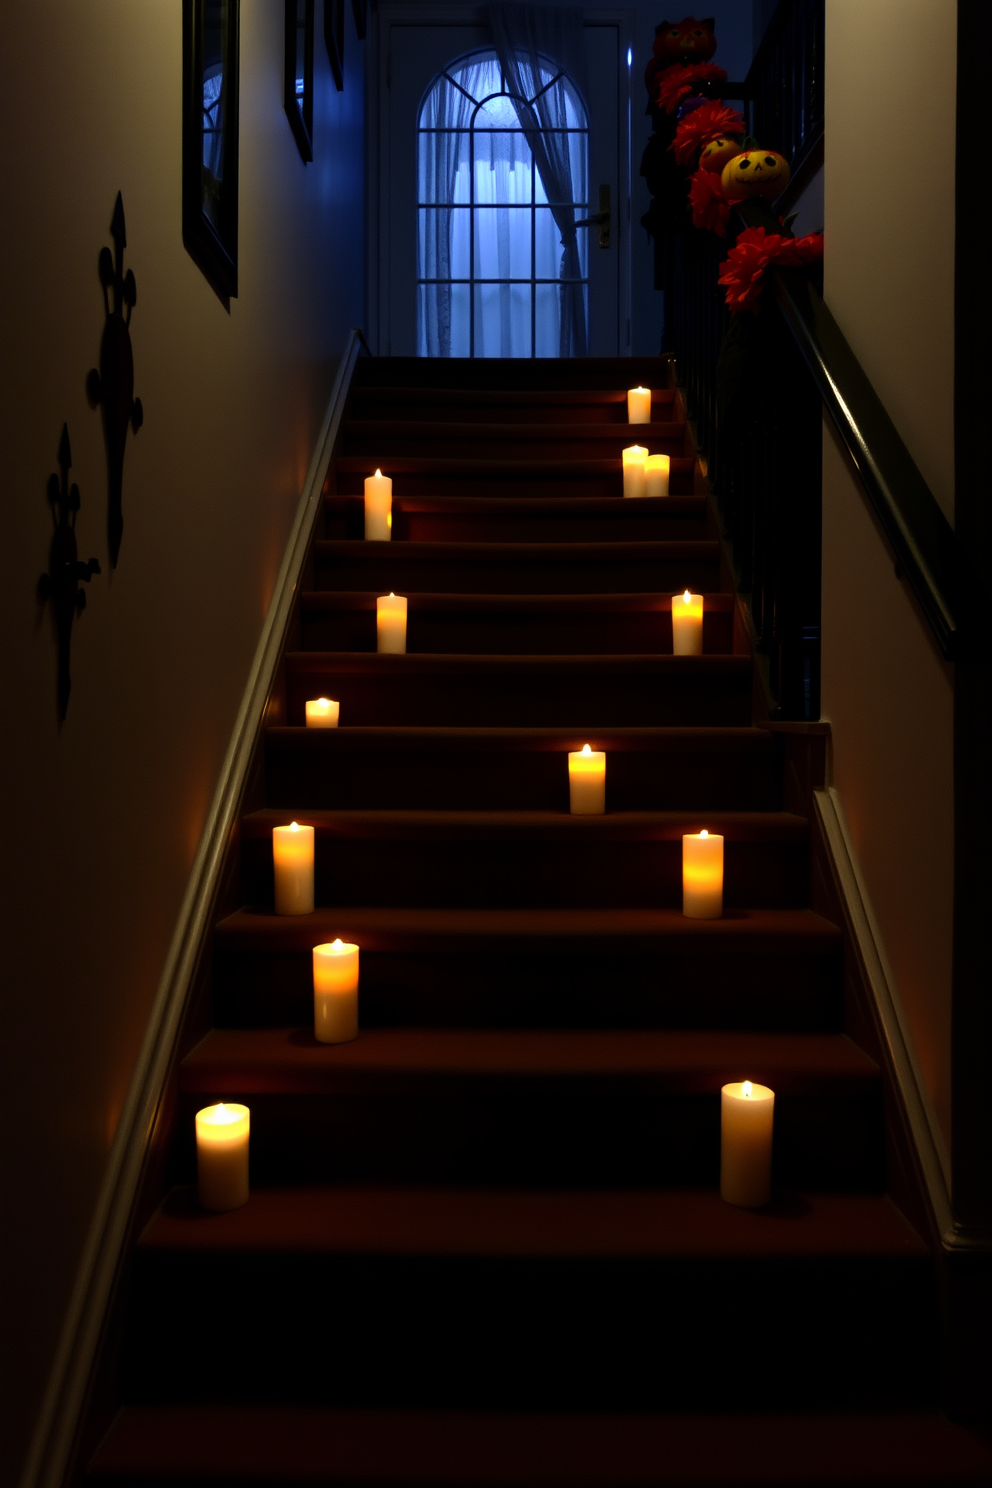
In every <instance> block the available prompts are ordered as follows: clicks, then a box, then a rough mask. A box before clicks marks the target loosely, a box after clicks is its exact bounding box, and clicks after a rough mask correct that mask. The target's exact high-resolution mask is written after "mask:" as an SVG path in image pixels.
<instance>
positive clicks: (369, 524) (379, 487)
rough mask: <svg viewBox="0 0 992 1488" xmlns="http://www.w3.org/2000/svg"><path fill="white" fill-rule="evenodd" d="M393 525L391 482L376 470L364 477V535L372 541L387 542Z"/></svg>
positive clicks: (386, 476)
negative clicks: (373, 473)
mask: <svg viewBox="0 0 992 1488" xmlns="http://www.w3.org/2000/svg"><path fill="white" fill-rule="evenodd" d="M392 526H393V483H392V481H391V480H390V478H389V476H388V475H383V473H382V471H381V470H377V471H376V473H375V475H367V476H366V477H365V536H366V539H369V540H372V541H374V542H388V541H389V539H390V537H391V536H392Z"/></svg>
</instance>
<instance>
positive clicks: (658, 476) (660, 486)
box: [644, 455, 672, 496]
mask: <svg viewBox="0 0 992 1488" xmlns="http://www.w3.org/2000/svg"><path fill="white" fill-rule="evenodd" d="M671 473H672V461H671V458H670V457H669V456H668V455H648V457H647V460H646V461H645V462H644V494H645V496H667V495H668V483H669V478H670V476H671Z"/></svg>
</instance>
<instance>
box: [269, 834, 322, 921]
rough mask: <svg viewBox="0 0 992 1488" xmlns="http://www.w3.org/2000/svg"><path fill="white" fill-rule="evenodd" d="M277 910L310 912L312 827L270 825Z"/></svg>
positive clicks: (283, 912) (293, 913) (311, 910)
mask: <svg viewBox="0 0 992 1488" xmlns="http://www.w3.org/2000/svg"><path fill="white" fill-rule="evenodd" d="M272 866H273V868H274V869H275V878H276V914H280V915H301V914H312V913H313V827H301V826H300V824H299V822H295V821H294V822H290V824H289V826H288V827H273V828H272Z"/></svg>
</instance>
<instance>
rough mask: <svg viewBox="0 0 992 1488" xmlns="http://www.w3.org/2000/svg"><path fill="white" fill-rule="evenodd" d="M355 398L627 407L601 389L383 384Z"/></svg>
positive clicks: (360, 390)
mask: <svg viewBox="0 0 992 1488" xmlns="http://www.w3.org/2000/svg"><path fill="white" fill-rule="evenodd" d="M355 392H356V397H357V399H358V400H359V401H361V402H363V403H364V402H370V403H390V402H397V403H437V402H445V403H462V404H465V405H467V406H468V405H472V404H484V405H486V406H490V405H492V404H497V405H498V404H506V405H507V406H512V405H513V404H525V405H526V406H528V407H534V406H535V404H536V405H540V406H549V407H551V406H553V405H554V404H556V403H561V404H564V405H572V406H581V405H587V404H602V403H606V404H619V403H623V404H626V402H627V394H626V392H624V391H622V390H617V389H615V388H609V389H606V388H603V389H591V390H590V389H565V388H561V389H554V388H553V389H550V390H549V389H546V388H545V389H531V390H526V389H517V388H455V387H450V388H445V387H424V386H420V387H417V386H414V387H410V386H408V385H405V384H403V383H396V384H385V385H381V386H371V385H368V384H365V385H358V386H356V389H355ZM674 402H675V391H674V389H672V388H654V389H653V390H652V393H651V404H652V408H657V407H667V408H671V407H672V406H673V405H674Z"/></svg>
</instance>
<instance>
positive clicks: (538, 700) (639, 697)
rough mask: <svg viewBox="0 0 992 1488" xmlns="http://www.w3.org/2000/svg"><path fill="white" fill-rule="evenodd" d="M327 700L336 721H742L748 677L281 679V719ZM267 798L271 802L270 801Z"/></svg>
mask: <svg viewBox="0 0 992 1488" xmlns="http://www.w3.org/2000/svg"><path fill="white" fill-rule="evenodd" d="M315 697H331V698H337V699H338V701H339V702H340V704H341V722H342V724H346V725H347V724H350V725H354V726H356V727H368V726H375V727H382V726H384V725H387V726H388V725H404V724H405V725H409V726H434V727H455V728H457V727H459V726H462V727H480V728H499V727H507V728H513V727H532V728H576V729H583V728H588V727H590V726H591V725H592V724H593V723H594V722H595V723H598V724H599V725H600V726H603V727H613V728H658V727H669V726H672V725H686V726H689V725H691V726H705V727H709V726H712V725H719V724H730V725H745V724H748V723H750V721H751V680H750V677H749V676H748V675H747V674H746V672H744V671H741V672H739V673H738V675H736V676H734V675H731V676H720V675H712V676H705V675H701V674H699V673H696V674H691V675H685V676H682V677H680V676H677V675H672V676H666V677H664V678H660V677H657V676H645V675H638V674H637V673H628V674H624V673H622V672H619V671H616V672H612V673H611V672H609V671H604V672H601V673H599V674H598V675H596V676H595V677H594V678H591V677H589V676H587V675H584V674H583V673H582V672H574V673H568V672H561V673H553V672H552V673H534V674H531V675H527V674H526V673H525V672H523V671H521V672H512V671H511V672H485V671H480V672H468V671H466V672H461V673H440V674H435V675H429V674H426V673H420V674H418V673H416V672H414V671H413V670H412V669H411V671H410V672H409V673H404V671H403V670H401V669H397V670H395V671H393V672H391V673H390V674H389V675H385V676H383V675H379V674H377V672H376V670H374V669H373V670H372V671H371V672H370V673H369V674H367V675H363V674H361V673H355V672H351V671H348V672H336V671H335V670H334V667H333V665H323V666H318V665H317V664H316V663H314V664H312V665H310V666H308V667H307V669H306V670H303V668H302V667H300V668H299V669H297V667H296V665H294V666H293V667H292V668H291V669H290V670H289V671H288V675H287V678H286V707H287V719H288V721H289V723H290V724H302V723H304V721H305V718H306V700H307V699H308V698H315ZM270 804H275V803H272V802H270Z"/></svg>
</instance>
